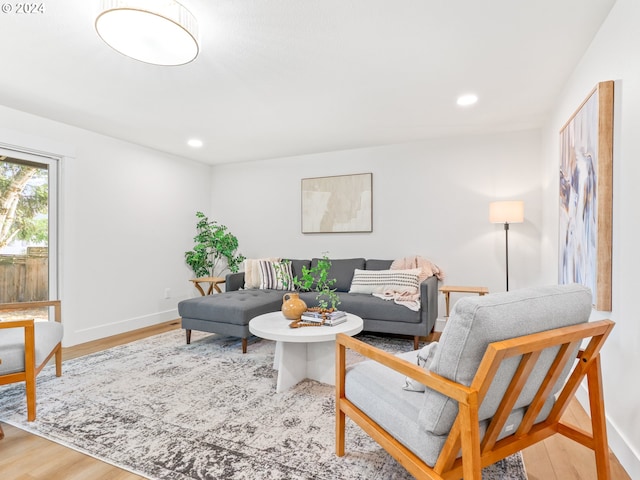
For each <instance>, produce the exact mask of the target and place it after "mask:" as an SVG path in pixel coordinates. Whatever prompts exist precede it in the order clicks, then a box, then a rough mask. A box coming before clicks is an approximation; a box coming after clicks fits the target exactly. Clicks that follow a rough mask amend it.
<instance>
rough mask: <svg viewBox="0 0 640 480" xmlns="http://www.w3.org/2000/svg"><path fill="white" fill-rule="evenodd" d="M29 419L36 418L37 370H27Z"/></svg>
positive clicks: (31, 420)
mask: <svg viewBox="0 0 640 480" xmlns="http://www.w3.org/2000/svg"><path fill="white" fill-rule="evenodd" d="M25 383H26V385H27V421H28V422H33V421H34V420H35V419H36V372H35V371H34V370H31V372H27V378H26V382H25Z"/></svg>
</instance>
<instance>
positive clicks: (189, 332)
mask: <svg viewBox="0 0 640 480" xmlns="http://www.w3.org/2000/svg"><path fill="white" fill-rule="evenodd" d="M185 331H186V332H187V345H189V344H190V343H191V330H189V329H187V330H185Z"/></svg>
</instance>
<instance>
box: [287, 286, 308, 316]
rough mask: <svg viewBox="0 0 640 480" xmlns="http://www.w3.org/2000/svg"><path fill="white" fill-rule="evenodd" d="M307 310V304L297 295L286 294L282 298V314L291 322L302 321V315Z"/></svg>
mask: <svg viewBox="0 0 640 480" xmlns="http://www.w3.org/2000/svg"><path fill="white" fill-rule="evenodd" d="M306 310H307V304H306V303H304V301H303V300H301V299H300V295H298V294H297V293H285V294H284V296H283V297H282V314H283V315H284V316H285V318H288V319H289V320H300V317H301V316H302V313H303V312H304V311H306Z"/></svg>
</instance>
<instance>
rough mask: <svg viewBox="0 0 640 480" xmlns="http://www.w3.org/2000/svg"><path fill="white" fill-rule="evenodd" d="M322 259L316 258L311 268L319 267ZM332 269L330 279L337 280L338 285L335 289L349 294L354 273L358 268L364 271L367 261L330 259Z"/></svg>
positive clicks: (360, 259)
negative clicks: (319, 261)
mask: <svg viewBox="0 0 640 480" xmlns="http://www.w3.org/2000/svg"><path fill="white" fill-rule="evenodd" d="M318 260H321V259H320V258H314V259H312V260H311V268H313V267H315V266H316V265H318ZM330 260H331V268H330V269H329V278H335V279H336V283H335V285H334V288H335V289H336V290H337V291H339V292H348V291H349V288H351V280H352V279H353V272H354V271H355V269H356V268H359V269H360V270H364V265H365V259H364V258H342V259H336V260H334V259H330Z"/></svg>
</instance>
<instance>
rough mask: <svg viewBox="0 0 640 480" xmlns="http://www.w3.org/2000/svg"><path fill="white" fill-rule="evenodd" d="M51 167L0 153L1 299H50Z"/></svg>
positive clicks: (26, 300)
mask: <svg viewBox="0 0 640 480" xmlns="http://www.w3.org/2000/svg"><path fill="white" fill-rule="evenodd" d="M48 247H49V175H48V166H47V165H46V164H39V163H35V162H29V161H23V160H19V159H15V158H10V157H6V156H2V155H0V302H2V303H6V302H31V301H37V300H47V299H48V298H49V296H48V295H49V291H48V288H49V285H48V278H49V273H48V260H49V253H48Z"/></svg>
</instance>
